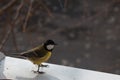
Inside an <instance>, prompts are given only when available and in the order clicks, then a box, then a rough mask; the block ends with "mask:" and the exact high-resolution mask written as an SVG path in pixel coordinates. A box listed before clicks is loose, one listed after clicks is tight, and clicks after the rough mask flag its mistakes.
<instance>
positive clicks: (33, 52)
mask: <svg viewBox="0 0 120 80" xmlns="http://www.w3.org/2000/svg"><path fill="white" fill-rule="evenodd" d="M55 45H57V44H56V43H55V42H54V41H53V40H47V41H45V42H44V43H43V44H41V45H40V46H38V47H35V48H33V49H30V50H27V51H25V52H22V53H20V56H22V57H25V58H27V59H28V60H30V61H31V62H32V63H33V64H36V65H38V69H37V71H35V72H38V73H44V72H42V71H40V70H39V69H40V67H47V66H48V65H43V64H42V63H43V62H46V61H48V60H49V58H50V57H51V54H52V51H53V49H54V47H55Z"/></svg>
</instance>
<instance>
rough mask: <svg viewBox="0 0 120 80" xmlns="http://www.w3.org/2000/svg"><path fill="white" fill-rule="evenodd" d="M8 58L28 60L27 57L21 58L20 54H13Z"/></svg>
mask: <svg viewBox="0 0 120 80" xmlns="http://www.w3.org/2000/svg"><path fill="white" fill-rule="evenodd" d="M7 56H10V57H15V58H21V59H26V57H24V56H21V55H20V54H19V53H12V54H10V55H7Z"/></svg>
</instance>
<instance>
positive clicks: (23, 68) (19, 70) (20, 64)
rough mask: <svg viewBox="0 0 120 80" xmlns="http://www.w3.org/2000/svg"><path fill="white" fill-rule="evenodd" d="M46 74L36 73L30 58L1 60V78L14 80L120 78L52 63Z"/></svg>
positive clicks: (108, 79)
mask: <svg viewBox="0 0 120 80" xmlns="http://www.w3.org/2000/svg"><path fill="white" fill-rule="evenodd" d="M44 64H47V65H49V67H47V68H43V69H42V71H44V72H45V73H44V74H38V73H34V72H33V71H35V70H37V66H36V65H34V64H32V63H31V62H30V61H28V60H24V59H18V58H12V57H7V56H6V57H5V59H3V60H2V61H1V62H0V79H12V80H120V76H119V75H115V74H109V73H103V72H98V71H92V70H85V69H79V68H73V67H67V66H61V65H55V64H50V63H44Z"/></svg>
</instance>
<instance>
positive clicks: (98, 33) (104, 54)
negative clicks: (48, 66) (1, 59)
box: [0, 0, 120, 74]
mask: <svg viewBox="0 0 120 80" xmlns="http://www.w3.org/2000/svg"><path fill="white" fill-rule="evenodd" d="M58 1H59V0H44V3H45V4H46V6H47V7H48V9H49V10H50V11H51V13H52V16H50V15H48V13H47V12H46V11H45V10H44V9H43V10H41V9H40V8H35V9H36V10H35V11H34V12H33V13H32V16H31V17H30V20H29V21H28V25H27V29H26V32H22V28H21V25H17V26H15V27H17V28H15V29H14V30H15V36H16V42H17V47H18V50H19V52H22V51H26V50H28V49H31V48H33V47H35V46H37V45H39V44H41V43H42V42H43V41H45V40H47V39H53V40H55V42H56V43H58V46H56V48H55V50H54V51H53V55H52V58H51V59H50V61H49V62H50V63H54V64H62V65H67V66H74V67H78V68H84V69H90V70H97V71H104V72H110V73H115V74H120V36H119V35H120V1H119V0H118V1H117V0H68V1H67V0H66V1H67V3H66V5H62V4H64V0H61V3H60V2H58ZM0 4H1V3H0ZM35 4H36V3H35ZM63 6H64V7H63ZM39 9H40V10H39ZM2 25H3V24H2V22H1V23H0V26H1V27H0V28H1V29H0V32H1V37H0V38H1V40H2V39H3V38H4V35H3V33H4V31H3V30H4V26H2ZM1 51H3V52H5V53H6V54H7V55H10V53H16V50H15V46H14V40H13V37H12V36H9V38H8V40H7V42H6V43H5V45H4V47H3V49H2V50H1Z"/></svg>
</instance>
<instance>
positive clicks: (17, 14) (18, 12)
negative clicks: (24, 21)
mask: <svg viewBox="0 0 120 80" xmlns="http://www.w3.org/2000/svg"><path fill="white" fill-rule="evenodd" d="M22 7H23V0H21V3H20V5H19V6H18V7H17V10H16V15H15V18H14V21H16V20H17V18H18V16H19V14H20V10H21V8H22Z"/></svg>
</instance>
